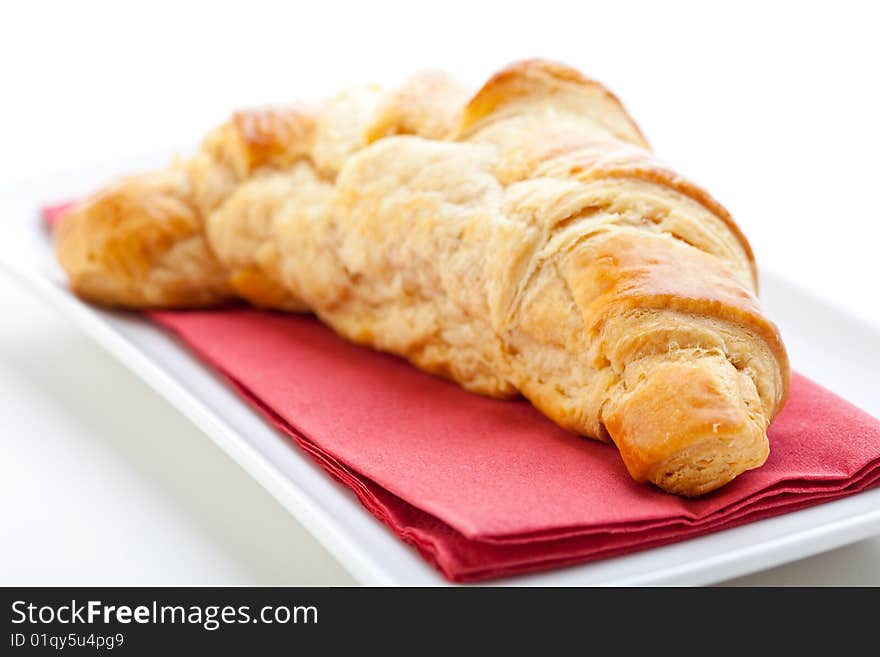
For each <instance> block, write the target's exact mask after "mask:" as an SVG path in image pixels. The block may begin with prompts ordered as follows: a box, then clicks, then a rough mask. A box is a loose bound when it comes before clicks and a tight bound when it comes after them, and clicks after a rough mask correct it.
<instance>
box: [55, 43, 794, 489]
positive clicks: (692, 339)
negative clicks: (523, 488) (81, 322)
mask: <svg viewBox="0 0 880 657" xmlns="http://www.w3.org/2000/svg"><path fill="white" fill-rule="evenodd" d="M56 246H57V254H58V258H59V260H60V262H61V264H62V266H63V267H64V269H65V270H66V272H67V274H68V276H69V279H70V284H71V287H72V288H73V290H74V291H75V292H76V293H77V294H79V295H80V296H82V297H83V298H85V299H88V300H90V301H94V302H97V303H101V304H107V305H114V306H123V307H131V308H156V307H161V308H174V307H201V306H210V305H215V304H220V303H223V302H225V301H227V300H229V299H232V298H236V297H238V298H242V299H244V300H246V301H248V302H250V303H252V304H254V305H256V306H260V307H266V308H273V309H277V310H282V311H290V312H302V311H310V312H314V313H315V314H316V315H317V316H318V317H319V318H320V319H321V320H322V321H324V322H325V323H327V324H328V325H330V326H331V327H333V329H335V330H336V331H337V332H338V333H340V334H341V335H343V336H345V337H347V338H348V339H350V340H354V341H356V342H359V343H361V344H365V345H369V346H372V347H374V348H376V349H381V350H384V351H389V352H392V353H395V354H399V355H400V356H403V357H405V358H407V359H409V360H410V361H411V362H413V363H414V364H416V365H417V366H419V367H420V368H422V369H424V370H427V371H429V372H432V373H435V374H440V375H443V376H446V377H449V378H451V379H452V380H454V381H456V382H458V383H459V384H460V385H462V386H463V387H465V388H467V389H468V390H471V391H473V392H477V393H480V394H484V395H489V396H492V397H498V398H508V397H513V396H516V395H519V394H521V395H523V396H525V397H526V398H528V399H529V400H530V401H531V402H532V404H534V405H535V406H536V407H537V408H538V409H539V410H540V411H541V412H542V413H544V414H545V415H546V416H547V417H549V418H550V419H552V420H553V421H554V422H556V423H557V424H559V425H560V426H562V427H565V428H566V429H569V430H571V431H575V432H577V433H579V434H582V435H585V436H589V437H592V438H596V439H599V440H604V441H613V443H614V444H615V445H616V446H617V447H618V449H619V450H620V453H621V456H622V458H623V461H624V463H625V465H626V467H627V469H628V470H629V472H630V474H631V475H632V476H633V478H635V479H636V480H638V481H651V482H653V483H654V484H656V485H658V486H660V487H661V488H663V489H665V490H667V491H670V492H674V493H678V494H681V495H687V496H693V495H700V494H702V493H705V492H707V491H710V490H713V489H715V488H717V487H719V486H721V485H723V484H725V483H726V482H728V481H730V480H731V479H733V478H734V477H736V476H737V475H738V474H740V473H742V472H744V471H745V470H748V469H751V468H754V467H757V466H759V465H761V464H762V463H763V462H764V461H765V459H766V458H767V455H768V449H769V448H768V440H767V434H766V430H767V427H768V425H769V423H770V421H771V420H772V418H773V417H774V416H775V414H776V413H777V412H778V411H779V409H780V408H781V406H782V404H783V402H784V398H785V396H786V393H787V389H788V380H789V370H788V363H787V358H786V354H785V349H784V347H783V344H782V342H781V340H780V337H779V333H778V331H777V329H776V327H775V326H774V325H773V324H772V323H771V322H770V321H769V320H767V319H766V318H765V317H764V316H763V314H762V313H761V310H760V308H759V306H758V302H757V300H756V289H757V276H756V270H755V266H754V260H753V257H752V252H751V249H750V247H749V245H748V242H747V241H746V239H745V237H744V236H743V235H742V233H741V232H740V231H739V229H738V228H737V226H736V224H735V223H734V222H733V220H732V219H731V217H730V215H729V214H728V213H727V211H726V210H725V209H724V208H723V207H722V206H721V205H720V204H719V203H718V202H717V201H715V200H714V199H713V198H712V197H711V196H709V195H708V194H707V193H706V192H704V191H703V190H702V189H700V188H699V187H697V186H695V185H694V184H692V183H690V182H688V181H687V180H685V179H683V178H681V177H679V176H678V175H676V174H675V173H674V172H672V171H671V170H669V169H668V168H666V167H665V166H664V165H662V164H661V163H659V162H658V161H657V160H656V158H655V157H654V155H653V154H652V153H651V151H650V149H649V147H648V145H647V143H646V142H645V140H644V138H643V136H642V134H641V133H640V131H639V129H638V128H637V126H636V125H635V124H634V123H633V121H632V119H630V117H629V115H628V114H627V113H626V111H625V110H624V109H623V107H622V106H621V104H620V103H619V101H618V100H617V99H616V98H615V97H614V96H613V95H612V94H610V93H609V92H608V91H607V90H605V89H604V88H603V87H602V86H601V85H599V84H598V83H596V82H593V81H591V80H589V79H587V78H585V77H583V76H582V75H580V74H579V73H578V72H577V71H574V70H572V69H570V68H567V67H564V66H561V65H558V64H554V63H550V62H545V61H539V60H530V61H524V62H519V63H516V64H513V65H511V66H509V67H508V68H506V69H504V70H502V71H501V72H499V73H498V74H496V75H495V76H494V77H492V78H491V79H490V80H489V81H488V82H487V83H486V84H485V85H484V86H483V87H482V89H480V91H479V92H478V93H477V94H476V95H475V96H473V97H471V98H470V99H469V100H468V95H467V93H466V91H465V90H464V89H463V88H462V87H460V86H459V85H458V84H457V83H455V82H454V81H452V80H451V79H449V78H448V77H446V76H445V75H443V74H440V73H422V74H419V75H417V76H415V77H413V78H412V79H410V80H409V81H408V82H407V83H405V84H404V85H403V86H402V87H401V88H399V89H397V90H393V91H391V92H383V91H382V90H380V89H379V88H376V87H362V88H356V89H351V90H348V91H346V92H344V93H343V94H341V95H339V96H337V97H336V98H334V99H332V100H331V101H329V102H328V103H326V104H325V105H323V106H322V107H319V108H317V109H312V110H309V109H305V108H287V109H279V110H264V111H253V112H243V113H239V114H236V115H235V116H234V117H233V118H232V120H231V121H229V122H228V123H226V124H224V125H223V126H221V127H220V128H218V129H216V130H215V131H213V132H212V133H210V134H209V135H208V137H207V138H206V139H205V140H204V142H203V144H202V146H201V149H200V150H199V152H198V153H196V155H195V156H193V157H192V158H190V159H186V160H179V161H177V162H175V163H174V164H172V165H171V166H170V167H169V168H168V169H166V170H164V171H159V172H153V173H147V174H143V175H139V176H135V177H132V178H128V179H125V180H122V181H121V182H118V183H116V184H115V185H113V186H110V187H108V188H106V189H104V190H102V191H100V192H98V193H97V194H96V195H94V196H92V197H91V198H89V199H87V200H86V201H85V202H83V203H81V204H79V205H78V206H77V207H76V208H74V209H73V210H72V211H71V212H70V213H69V214H68V215H66V217H65V218H64V219H63V221H62V223H61V225H60V227H59V230H58V231H57V244H56Z"/></svg>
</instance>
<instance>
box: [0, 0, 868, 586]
mask: <svg viewBox="0 0 880 657" xmlns="http://www.w3.org/2000/svg"><path fill="white" fill-rule="evenodd" d="M871 4H872V3H868V2H860V3H856V2H852V3H849V2H840V1H838V2H834V3H828V4H824V5H820V4H813V3H794V2H792V3H783V2H779V3H770V2H766V1H765V2H756V3H749V2H738V3H729V4H728V5H727V7H726V8H721V7H720V6H717V5H716V3H707V2H702V3H696V2H694V3H679V2H662V3H657V2H655V3H635V2H613V3H609V2H604V3H589V2H569V3H558V2H548V1H546V0H533V1H532V2H528V3H516V2H504V3H487V2H476V1H475V0H472V1H471V2H463V3H458V2H449V1H447V2H431V3H424V4H420V3H417V2H405V3H391V2H377V1H368V2H359V3H355V2H352V3H340V2H327V1H323V2H321V1H319V0H313V1H312V2H308V3H294V2H285V3H282V2H276V3H268V2H257V1H250V2H242V3H222V2H210V3H208V2H205V3H196V2H192V3H184V2H180V1H178V2H168V3H166V2H149V3H143V4H134V3H124V2H112V3H109V2H108V3H94V2H77V3H70V2H63V3H62V2H59V3H46V2H28V3H24V2H22V3H4V5H3V9H0V71H2V76H0V184H7V185H13V186H14V185H15V183H16V181H19V180H24V179H27V178H32V177H35V176H39V175H41V174H45V173H48V172H51V171H58V170H62V169H69V168H75V167H77V166H81V165H86V164H91V163H97V162H102V161H108V160H113V159H115V158H121V157H127V156H130V155H132V154H138V153H143V152H152V151H158V150H164V149H165V148H168V147H180V146H181V145H184V146H185V145H187V144H191V143H194V142H195V141H196V139H197V138H198V137H199V136H200V135H201V134H203V133H204V132H205V131H206V130H207V129H208V128H210V127H211V126H212V125H213V124H215V123H218V122H219V121H222V120H223V119H224V117H225V116H226V115H227V114H228V113H229V112H230V111H232V110H233V109H235V108H237V107H242V106H248V105H260V104H265V103H278V102H285V101H289V100H294V99H297V98H317V97H321V96H326V95H328V94H331V93H333V92H334V91H335V90H337V89H338V88H339V87H341V86H344V85H345V84H348V83H355V82H364V81H378V82H386V83H393V82H394V81H396V80H399V79H400V78H401V77H402V76H404V75H406V74H407V73H409V72H411V71H413V70H415V69H417V68H419V67H423V66H432V67H440V68H445V69H447V70H449V71H451V72H453V73H455V74H457V75H458V76H459V77H461V78H462V79H463V80H466V81H469V82H471V83H472V84H474V85H476V84H479V83H480V82H481V81H482V80H483V79H485V78H486V77H487V76H488V75H489V74H490V73H491V72H492V71H493V70H494V69H497V68H499V67H500V66H502V65H504V64H505V63H507V62H509V61H511V60H513V59H518V58H523V57H531V56H543V57H550V58H554V59H559V60H562V61H565V62H567V63H570V64H573V65H575V66H577V67H578V68H580V69H581V70H582V71H584V72H585V73H587V74H588V75H590V76H592V77H595V78H597V79H599V80H601V81H603V82H605V83H606V84H607V85H608V86H609V87H610V88H611V89H612V90H613V91H615V92H616V93H617V94H618V95H619V96H621V98H622V99H623V101H624V103H625V104H626V105H627V107H628V109H629V110H630V111H631V113H632V114H633V115H634V117H635V118H636V120H637V121H638V122H639V124H640V125H641V127H642V129H643V131H644V132H645V134H646V135H647V136H648V139H649V140H650V141H651V143H652V145H653V146H654V148H655V150H656V151H658V152H659V153H660V155H661V157H662V158H663V159H664V160H666V161H667V162H669V163H671V164H672V165H674V166H675V167H676V168H677V169H678V170H679V171H681V172H682V173H684V174H686V175H688V176H689V177H691V178H692V179H694V180H695V181H697V182H698V183H701V184H702V185H704V186H705V187H707V188H708V189H709V190H710V191H711V192H712V193H713V195H715V196H716V197H717V198H719V199H720V200H721V201H722V202H723V203H724V204H725V205H726V206H727V207H728V208H729V209H730V210H731V211H732V212H733V214H734V216H735V217H736V218H737V220H738V222H739V223H740V225H741V226H742V228H743V230H744V231H745V233H746V234H747V235H748V236H749V238H750V239H751V241H752V244H753V246H754V248H755V252H756V254H757V257H758V259H759V261H760V262H761V264H762V265H763V266H764V267H765V268H768V269H771V270H774V271H776V272H778V273H781V274H782V275H784V276H786V277H787V278H789V279H792V280H795V281H796V282H797V283H798V284H800V285H801V286H803V287H805V288H808V289H810V290H811V291H812V292H814V293H815V294H817V295H818V296H820V297H823V298H825V299H826V300H828V301H829V302H831V303H833V304H834V305H837V306H839V307H841V308H843V309H845V310H846V311H848V312H850V313H852V314H855V315H858V316H860V317H862V318H863V319H865V320H866V321H868V322H870V323H873V324H874V325H876V326H878V327H880V302H878V297H880V295H878V290H877V283H878V281H880V265H878V255H877V253H876V250H877V242H878V237H880V228H878V226H880V206H878V202H877V191H878V188H880V160H878V156H877V154H878V153H880V128H878V124H877V122H878V117H880V82H878V78H880V40H878V38H877V36H876V30H877V27H878V25H880V17H878V16H877V15H875V14H876V11H875V10H873V9H872V8H871ZM0 221H2V218H0ZM0 225H2V224H0ZM0 304H2V305H0V307H2V308H4V309H6V311H5V312H4V313H3V321H2V322H0V422H2V425H0V427H2V428H0V444H2V446H3V452H2V457H0V519H2V522H3V524H4V540H3V541H0V583H13V582H15V583H311V584H322V583H326V584H329V583H346V582H350V581H351V580H350V579H349V578H348V576H347V575H346V574H345V573H344V571H343V570H342V569H341V568H340V567H339V566H338V565H337V564H335V563H334V562H333V561H332V559H331V558H330V557H329V556H328V555H326V554H325V553H324V552H323V551H322V550H321V549H320V548H319V547H318V546H317V545H316V544H315V542H314V541H313V540H312V539H311V538H309V537H308V535H307V534H306V533H305V532H304V531H303V530H302V529H301V528H300V527H299V526H298V525H297V524H296V523H295V522H294V521H293V520H292V519H290V517H289V516H288V515H287V514H286V513H285V512H284V511H283V510H282V509H281V508H280V507H279V506H278V505H277V504H275V502H274V501H272V499H271V498H270V497H269V496H268V495H267V494H265V493H264V492H263V491H261V490H260V489H259V488H258V487H257V486H256V484H253V483H252V482H251V481H250V480H249V479H248V478H247V476H246V475H245V474H244V473H242V472H241V471H239V470H238V468H237V466H235V465H234V464H233V463H232V462H231V461H229V460H228V459H227V458H226V457H225V456H224V455H222V454H221V453H220V452H219V451H218V450H217V449H216V448H215V447H214V446H213V445H212V444H211V443H210V442H209V440H208V439H207V438H206V437H204V436H203V435H201V434H200V433H199V432H198V431H197V430H196V429H194V428H193V427H192V426H191V425H189V423H188V422H187V421H186V420H185V419H183V418H182V417H180V416H178V415H177V414H176V412H175V411H173V410H172V409H171V408H170V407H168V406H167V405H166V404H165V403H164V402H162V401H161V400H160V399H159V398H158V397H157V396H156V395H155V394H153V393H152V392H150V391H149V390H148V389H147V388H146V387H145V386H144V385H143V384H141V383H140V382H138V381H137V380H136V379H134V377H132V376H131V375H129V374H128V373H127V372H125V371H123V370H122V369H121V367H120V366H118V365H116V364H115V363H114V362H112V360H111V359H110V358H109V357H108V356H106V355H104V354H103V352H101V351H100V350H99V349H97V348H96V347H94V346H92V345H91V344H90V343H89V342H88V341H86V340H85V338H83V337H81V336H79V335H78V334H77V333H76V332H75V331H74V330H73V329H72V328H71V327H70V326H69V325H68V323H67V322H66V321H64V320H62V319H61V318H59V317H57V316H55V315H54V314H53V313H52V312H51V311H49V310H47V309H45V308H43V307H42V306H40V305H39V304H37V303H36V302H35V301H34V300H32V299H30V298H29V297H28V295H27V294H26V293H25V292H23V291H22V290H19V289H18V288H16V287H15V286H14V285H12V284H11V283H8V282H7V281H5V280H0ZM804 321H805V322H809V321H810V318H809V317H804ZM878 349H880V345H878ZM878 388H880V375H878ZM172 447H173V450H172ZM169 450H171V451H174V452H176V453H177V455H178V456H177V458H176V459H175V461H174V462H168V461H166V460H165V459H163V458H159V457H158V456H157V455H158V454H162V453H168V451H169ZM878 564H880V541H878V540H877V539H874V540H872V541H866V542H863V543H860V544H857V545H855V546H852V547H849V548H844V549H843V550H838V551H836V552H833V553H830V554H828V555H823V556H820V557H815V558H813V559H809V560H806V561H803V562H800V563H798V564H793V565H790V566H785V567H782V568H777V569H774V570H773V571H769V572H768V573H764V574H760V575H755V576H752V577H750V578H748V579H747V580H744V581H747V582H749V583H804V584H807V583H841V584H843V583H847V584H856V583H874V584H880V565H878Z"/></svg>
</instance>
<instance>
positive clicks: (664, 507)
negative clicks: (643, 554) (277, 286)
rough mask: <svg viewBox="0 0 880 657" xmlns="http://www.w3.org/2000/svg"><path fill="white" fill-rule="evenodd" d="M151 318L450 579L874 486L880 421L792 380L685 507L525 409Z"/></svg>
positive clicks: (382, 357) (424, 379)
mask: <svg viewBox="0 0 880 657" xmlns="http://www.w3.org/2000/svg"><path fill="white" fill-rule="evenodd" d="M61 211H63V207H55V208H47V209H46V210H45V211H44V216H45V218H46V220H47V221H48V222H50V223H51V221H52V219H53V218H54V217H56V216H57V215H58V214H59V212H61ZM148 315H149V317H150V318H151V319H152V320H153V321H155V322H157V323H158V324H160V325H161V326H163V327H165V328H166V329H168V330H171V331H173V332H174V333H175V334H176V335H177V336H179V338H180V339H181V340H182V341H183V342H184V343H185V344H186V345H187V346H189V347H190V348H191V349H192V350H193V351H194V352H196V353H197V354H198V355H199V356H200V357H201V358H202V359H204V360H205V361H206V362H207V363H209V364H210V365H211V366H212V367H214V368H216V369H217V370H218V371H219V372H221V373H222V374H223V375H224V376H225V377H226V378H227V379H228V380H229V381H230V383H231V384H232V385H233V386H234V387H235V388H236V390H237V391H238V392H239V393H240V394H241V396H242V397H243V398H244V399H245V400H246V401H247V402H248V403H250V404H252V405H253V406H255V407H256V408H258V409H259V410H260V411H261V412H263V413H264V414H265V416H266V418H267V419H268V420H269V421H271V422H272V423H273V424H275V425H276V426H277V427H278V428H279V429H280V430H281V431H282V432H283V433H284V434H286V435H287V436H289V437H290V438H292V439H293V440H294V441H296V443H297V444H298V445H299V446H300V447H301V448H303V449H304V450H305V451H307V452H308V453H309V454H310V455H311V456H312V457H313V458H314V459H315V460H316V461H317V462H318V463H320V464H321V466H322V467H324V468H325V469H326V470H327V471H328V472H329V473H330V474H331V475H332V476H333V477H335V478H336V479H337V480H338V481H339V482H341V483H342V484H344V485H346V486H348V487H349V488H351V489H352V490H353V491H354V492H355V493H356V494H357V496H358V498H359V499H360V500H361V502H362V503H363V504H364V506H365V507H367V508H368V509H369V510H370V511H371V512H372V513H373V514H374V515H375V516H376V517H377V518H379V519H380V520H381V521H382V522H384V523H386V524H387V525H388V526H389V527H390V528H391V529H392V530H393V531H394V532H395V533H396V534H397V535H398V536H399V537H400V538H402V539H403V540H404V541H406V542H407V543H410V544H412V545H413V546H415V548H416V549H417V550H418V551H419V552H420V553H421V554H422V555H423V556H424V557H425V558H426V559H427V560H428V561H430V562H431V563H432V564H434V565H435V566H436V567H437V568H438V569H439V570H440V571H441V572H442V573H443V574H444V575H445V576H446V577H448V578H449V579H451V580H455V581H473V580H479V579H486V578H491V577H499V576H502V575H509V574H513V573H522V572H526V571H534V570H539V569H545V568H550V567H554V566H562V565H565V564H573V563H580V562H585V561H590V560H594V559H599V558H603V557H609V556H613V555H620V554H624V553H628V552H633V551H636V550H642V549H645V548H649V547H653V546H657V545H662V544H666V543H672V542H675V541H681V540H684V539H687V538H691V537H695V536H699V535H702V534H706V533H709V532H713V531H718V530H721V529H727V528H730V527H734V526H736V525H741V524H743V523H746V522H751V521H753V520H759V519H762V518H767V517H770V516H774V515H778V514H781V513H786V512H789V511H793V510H796V509H801V508H804V507H807V506H811V505H814V504H819V503H821V502H825V501H828V500H832V499H836V498H839V497H842V496H844V495H849V494H852V493H855V492H859V491H862V490H864V489H866V488H868V487H869V486H872V485H873V484H875V483H877V481H878V479H880V421H878V420H876V419H874V418H873V417H871V416H870V415H868V414H866V413H864V412H863V411H861V410H859V409H858V408H856V407H854V406H852V405H851V404H849V403H848V402H846V401H844V400H843V399H841V398H839V397H837V396H836V395H834V394H833V393H831V392H829V391H827V390H825V389H824V388H822V387H820V386H819V385H817V384H815V383H813V382H812V381H810V380H808V379H807V378H805V377H803V376H800V375H797V374H795V375H794V376H793V380H792V387H791V393H790V397H789V400H788V404H787V405H786V407H785V409H784V410H783V411H782V413H780V415H779V416H778V417H777V418H776V420H775V421H774V422H773V424H772V426H771V427H770V444H771V454H770V458H769V459H768V461H767V463H766V464H765V465H764V466H763V467H761V468H759V469H758V470H754V471H751V472H748V473H746V474H744V475H742V476H740V477H738V478H737V479H736V480H735V481H734V482H732V483H731V484H729V485H727V486H725V487H724V488H722V489H721V490H719V491H716V492H715V493H713V494H710V495H708V496H706V497H703V498H701V499H696V500H688V499H683V498H679V497H675V496H673V495H668V494H666V493H663V492H661V491H660V490H658V489H656V488H653V487H651V486H649V485H645V484H638V483H635V482H634V481H632V479H630V477H629V475H628V474H627V472H626V470H625V468H624V467H623V464H622V462H621V460H620V457H619V456H618V454H617V450H615V449H614V447H612V446H609V445H604V444H601V443H598V442H595V441H592V440H586V439H583V438H579V437H577V436H574V435H572V434H570V433H568V432H566V431H563V430H562V429H560V428H559V427H557V426H556V425H555V424H553V423H552V422H550V421H549V420H547V419H546V418H544V417H543V416H542V415H541V414H540V413H538V412H537V411H536V410H535V409H534V408H532V407H531V406H530V405H529V404H528V402H525V401H496V400H492V399H486V398H484V397H479V396H477V395H474V394H471V393H468V392H465V391H464V390H462V389H461V388H459V387H458V386H456V385H455V384H453V383H450V382H448V381H444V380H442V379H439V378H436V377H433V376H430V375H428V374H425V373H423V372H420V371H419V370H417V369H416V368H415V367H413V366H411V365H409V364H408V363H406V362H405V361H403V360H401V359H399V358H396V357H394V356H390V355H387V354H382V353H378V352H375V351H371V350H369V349H365V348H362V347H358V346H355V345H353V344H350V343H348V342H346V341H344V340H342V339H341V338H339V337H337V336H336V335H335V334H334V333H333V332H332V331H331V330H330V329H328V328H326V327H324V326H322V325H321V324H320V323H319V322H318V321H317V320H315V319H314V318H312V317H307V316H297V315H280V314H276V313H268V312H260V311H257V310H253V309H250V308H243V307H233V308H225V309H221V310H211V311H185V312H184V311H175V312H168V311H163V312H152V313H149V314H148Z"/></svg>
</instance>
